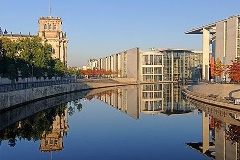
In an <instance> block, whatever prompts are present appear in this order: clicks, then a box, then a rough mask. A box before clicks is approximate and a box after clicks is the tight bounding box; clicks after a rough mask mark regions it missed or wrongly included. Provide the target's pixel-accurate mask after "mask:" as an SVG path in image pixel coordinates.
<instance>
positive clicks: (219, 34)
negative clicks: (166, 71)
mask: <svg viewBox="0 0 240 160" xmlns="http://www.w3.org/2000/svg"><path fill="white" fill-rule="evenodd" d="M185 33H186V34H202V51H203V68H202V76H203V79H206V80H209V79H210V74H209V60H210V59H209V58H213V59H214V60H216V59H219V60H220V61H221V62H222V64H223V65H229V64H231V62H232V60H235V59H236V58H239V57H240V15H235V16H230V17H228V18H226V19H223V20H220V21H217V22H214V23H211V24H207V25H204V26H201V27H198V28H193V29H191V30H189V31H186V32H185ZM211 52H212V56H209V55H210V53H211ZM222 78H224V77H222Z"/></svg>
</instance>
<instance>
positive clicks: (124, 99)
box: [87, 83, 195, 119]
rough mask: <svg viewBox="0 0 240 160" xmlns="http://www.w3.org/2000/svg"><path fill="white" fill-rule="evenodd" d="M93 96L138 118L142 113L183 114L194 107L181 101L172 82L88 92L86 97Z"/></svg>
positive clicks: (190, 111) (179, 94)
mask: <svg viewBox="0 0 240 160" xmlns="http://www.w3.org/2000/svg"><path fill="white" fill-rule="evenodd" d="M93 97H95V98H97V99H99V100H101V101H103V102H105V103H107V104H108V105H110V106H112V107H114V108H116V109H118V110H120V111H122V112H124V113H126V114H128V115H129V116H131V117H132V118H134V119H139V115H140V113H142V114H151V115H155V114H166V115H173V114H185V113H192V112H193V111H194V110H195V108H194V106H193V105H190V103H188V102H185V101H182V96H181V93H180V88H179V87H178V86H176V85H174V84H173V83H159V84H143V85H138V86H136V85H132V86H125V87H119V88H113V89H111V90H105V91H102V92H98V93H94V92H90V93H89V94H88V95H87V98H88V99H92V98H93Z"/></svg>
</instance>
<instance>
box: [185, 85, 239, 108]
mask: <svg viewBox="0 0 240 160" xmlns="http://www.w3.org/2000/svg"><path fill="white" fill-rule="evenodd" d="M239 88H240V85H239V84H201V85H193V86H188V87H184V88H183V89H182V94H183V95H184V96H185V97H186V99H190V100H191V99H192V100H196V101H199V102H202V103H205V104H210V105H213V106H220V107H222V108H227V109H233V110H240V105H239V104H236V103H235V101H234V100H235V99H239V98H240V90H239Z"/></svg>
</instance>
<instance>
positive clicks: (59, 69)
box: [54, 59, 67, 77]
mask: <svg viewBox="0 0 240 160" xmlns="http://www.w3.org/2000/svg"><path fill="white" fill-rule="evenodd" d="M66 69H67V68H66V66H65V65H64V64H63V62H61V61H60V60H59V59H56V60H55V66H54V70H55V71H56V76H60V77H63V76H64V75H65V72H66Z"/></svg>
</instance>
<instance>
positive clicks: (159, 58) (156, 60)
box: [154, 55, 162, 65]
mask: <svg viewBox="0 0 240 160" xmlns="http://www.w3.org/2000/svg"><path fill="white" fill-rule="evenodd" d="M154 65H162V56H161V55H155V56H154Z"/></svg>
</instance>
